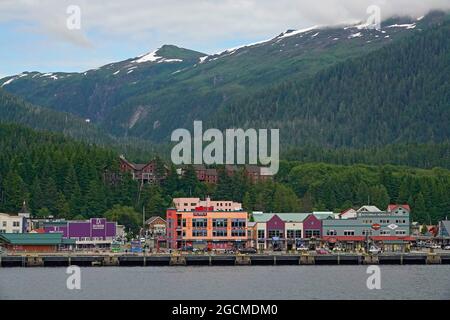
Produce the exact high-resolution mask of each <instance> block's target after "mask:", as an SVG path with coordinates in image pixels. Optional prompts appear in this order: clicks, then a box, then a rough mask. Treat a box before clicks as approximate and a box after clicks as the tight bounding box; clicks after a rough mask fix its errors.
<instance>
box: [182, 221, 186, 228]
mask: <svg viewBox="0 0 450 320" xmlns="http://www.w3.org/2000/svg"><path fill="white" fill-rule="evenodd" d="M182 221H183V222H182V223H183V228H186V219H183V220H182Z"/></svg>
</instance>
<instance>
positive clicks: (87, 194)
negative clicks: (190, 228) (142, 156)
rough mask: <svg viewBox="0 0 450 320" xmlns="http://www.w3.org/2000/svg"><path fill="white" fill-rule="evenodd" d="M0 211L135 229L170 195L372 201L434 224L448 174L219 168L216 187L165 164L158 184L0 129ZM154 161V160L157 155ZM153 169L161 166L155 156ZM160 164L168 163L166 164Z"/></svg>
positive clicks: (81, 150)
mask: <svg viewBox="0 0 450 320" xmlns="http://www.w3.org/2000/svg"><path fill="white" fill-rule="evenodd" d="M0 137H1V139H0V150H2V152H1V153H0V211H1V212H7V213H16V212H18V211H19V210H20V209H21V207H22V203H23V201H27V203H28V205H29V209H30V211H31V213H32V214H33V216H36V217H47V216H50V215H51V216H54V217H58V218H66V219H86V218H90V217H102V216H106V217H109V218H117V219H119V223H123V224H125V225H127V227H129V228H131V229H134V230H136V229H137V228H138V227H139V226H140V225H141V224H142V213H143V212H144V208H145V218H149V217H150V216H152V215H159V216H163V217H164V216H165V210H166V208H168V207H170V206H171V205H172V199H173V198H174V197H190V196H192V197H206V196H210V197H211V198H213V199H227V200H234V201H239V202H242V203H243V206H244V208H245V209H246V210H249V211H265V212H311V211H323V210H330V211H334V212H339V211H341V210H344V209H347V208H350V207H358V206H361V205H364V204H368V203H370V204H373V205H376V206H378V207H380V209H385V208H386V207H387V205H388V204H389V203H408V204H410V205H411V207H412V217H413V220H416V221H419V222H422V223H436V222H437V221H438V220H440V219H443V218H445V217H446V216H447V215H448V214H449V213H450V171H449V170H447V169H443V168H434V169H429V170H428V169H418V168H412V167H406V166H395V165H378V166H376V165H363V164H353V165H337V164H325V163H305V162H300V161H288V160H284V161H281V164H280V171H279V173H278V174H277V175H276V176H275V178H274V179H273V181H265V182H257V183H252V182H251V181H250V180H249V179H248V177H247V176H246V174H245V172H244V171H243V170H241V171H238V172H236V173H235V174H234V175H233V176H229V175H227V173H226V171H225V170H224V169H223V168H220V167H219V182H218V184H217V185H212V184H207V183H203V182H200V181H198V179H197V176H196V173H195V171H194V169H193V168H192V167H188V168H187V169H186V172H185V174H184V175H183V176H179V174H178V173H177V171H176V169H177V168H176V167H175V166H173V165H168V175H167V177H166V179H165V180H164V181H163V182H161V184H159V185H150V184H144V185H141V184H140V183H138V182H136V181H134V180H133V179H132V177H131V176H130V175H128V174H121V179H119V180H118V181H117V182H116V183H110V182H109V181H108V180H107V179H105V176H104V174H105V170H106V169H108V170H113V171H114V172H116V173H117V174H120V173H119V157H118V154H117V153H116V152H115V151H113V150H111V149H107V148H104V147H98V146H96V145H92V144H91V145H89V144H86V143H81V142H76V141H73V140H71V139H68V138H65V137H63V136H61V135H59V134H53V133H44V132H36V131H33V130H31V129H27V128H24V127H20V126H17V125H0ZM156 158H157V157H156ZM157 159H158V161H157V163H158V167H159V170H163V166H164V161H163V160H161V159H159V158H157ZM166 165H167V164H166Z"/></svg>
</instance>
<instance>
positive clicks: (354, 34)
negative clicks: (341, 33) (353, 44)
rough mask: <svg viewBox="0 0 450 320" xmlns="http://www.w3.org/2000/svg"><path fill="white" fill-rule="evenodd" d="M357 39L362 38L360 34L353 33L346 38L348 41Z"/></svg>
mask: <svg viewBox="0 0 450 320" xmlns="http://www.w3.org/2000/svg"><path fill="white" fill-rule="evenodd" d="M359 37H362V33H361V32H358V33H353V34H351V35H349V36H348V38H349V39H353V38H359Z"/></svg>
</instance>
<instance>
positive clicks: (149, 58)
mask: <svg viewBox="0 0 450 320" xmlns="http://www.w3.org/2000/svg"><path fill="white" fill-rule="evenodd" d="M158 51H159V49H158V50H155V51H152V52H150V53H147V54H143V55H141V56H139V57H138V59H136V60H133V61H131V63H144V62H157V63H163V62H183V60H181V59H167V58H164V57H161V56H158Z"/></svg>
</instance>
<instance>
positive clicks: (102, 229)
mask: <svg viewBox="0 0 450 320" xmlns="http://www.w3.org/2000/svg"><path fill="white" fill-rule="evenodd" d="M44 230H45V232H46V233H61V234H62V237H63V239H72V240H75V245H76V248H77V249H92V248H109V247H110V246H111V243H112V242H113V241H114V240H115V239H116V238H117V223H116V222H108V221H106V219H105V218H91V219H89V220H85V221H65V220H60V221H51V222H46V223H44Z"/></svg>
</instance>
